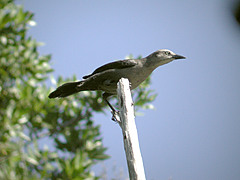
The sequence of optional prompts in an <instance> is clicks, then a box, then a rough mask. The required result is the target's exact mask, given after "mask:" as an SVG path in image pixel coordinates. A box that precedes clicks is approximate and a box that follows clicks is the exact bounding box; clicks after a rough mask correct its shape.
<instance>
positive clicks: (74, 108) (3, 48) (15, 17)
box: [0, 0, 155, 179]
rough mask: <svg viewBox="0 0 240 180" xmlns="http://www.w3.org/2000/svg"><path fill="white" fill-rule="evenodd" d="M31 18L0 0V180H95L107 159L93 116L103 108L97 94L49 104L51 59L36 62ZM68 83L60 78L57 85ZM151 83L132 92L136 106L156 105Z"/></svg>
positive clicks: (35, 45)
mask: <svg viewBox="0 0 240 180" xmlns="http://www.w3.org/2000/svg"><path fill="white" fill-rule="evenodd" d="M32 18H33V14H32V13H30V12H28V11H24V10H23V8H22V7H21V6H16V5H15V4H14V3H13V1H12V0H1V3H0V66H1V68H0V129H1V131H0V168H1V171H0V179H98V178H99V177H97V176H96V175H94V173H93V172H92V170H91V168H92V166H93V165H94V164H96V163H97V162H99V161H102V160H105V159H107V158H109V156H108V155H106V154H105V152H106V148H105V147H104V146H103V144H102V137H101V134H100V127H99V126H97V125H95V124H94V121H93V113H94V112H104V109H105V108H106V104H105V103H104V102H103V101H102V98H101V92H82V93H78V94H76V95H74V96H70V97H68V98H63V99H58V100H49V99H48V98H47V96H48V94H49V92H50V91H51V90H53V89H52V88H51V89H49V88H48V86H47V85H46V79H47V78H48V77H49V76H50V72H52V71H53V69H52V68H51V67H50V65H49V61H50V58H51V56H50V55H45V56H40V55H39V53H38V47H39V45H40V43H38V42H36V41H35V40H34V39H32V38H31V37H28V36H27V30H28V29H29V28H30V26H31V25H33V24H34V21H33V20H32ZM72 80H76V77H73V78H71V79H63V78H62V77H58V79H57V85H60V84H62V83H63V82H66V81H72ZM149 83H150V79H147V81H145V83H143V84H142V85H141V87H140V88H138V89H136V90H135V105H136V106H138V107H140V106H141V107H145V108H149V106H148V105H146V104H149V103H150V102H151V101H153V100H154V98H155V95H152V92H151V91H147V88H148V85H149ZM44 144H45V145H44ZM47 144H48V145H49V144H50V147H48V146H47Z"/></svg>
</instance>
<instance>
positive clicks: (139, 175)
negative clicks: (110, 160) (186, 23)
mask: <svg viewBox="0 0 240 180" xmlns="http://www.w3.org/2000/svg"><path fill="white" fill-rule="evenodd" d="M117 93H118V100H119V107H120V112H119V116H120V121H119V122H118V123H119V125H120V127H121V128H122V133H123V141H124V149H125V154H126V158H127V165H128V172H129V177H130V180H145V179H146V178H145V172H144V167H143V162H142V156H141V152H140V148H139V142H138V134H137V128H136V124H135V118H134V107H133V101H132V96H131V91H130V86H129V81H128V79H124V78H121V79H120V80H119V82H118V88H117Z"/></svg>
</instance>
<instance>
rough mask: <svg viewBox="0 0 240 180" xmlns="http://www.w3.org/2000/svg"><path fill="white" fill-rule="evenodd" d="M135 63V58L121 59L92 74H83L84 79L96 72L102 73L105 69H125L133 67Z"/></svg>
mask: <svg viewBox="0 0 240 180" xmlns="http://www.w3.org/2000/svg"><path fill="white" fill-rule="evenodd" d="M135 65H137V61H136V60H133V59H128V60H119V61H115V62H111V63H108V64H105V65H103V66H101V67H99V68H97V69H96V70H95V71H94V72H93V73H92V74H90V75H86V76H83V79H87V78H89V77H90V76H92V75H94V74H96V73H100V72H103V71H106V70H109V69H124V68H129V67H133V66H135Z"/></svg>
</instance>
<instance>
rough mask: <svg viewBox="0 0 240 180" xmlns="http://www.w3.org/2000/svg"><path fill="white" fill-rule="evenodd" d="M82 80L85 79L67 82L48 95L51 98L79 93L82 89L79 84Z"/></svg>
mask: <svg viewBox="0 0 240 180" xmlns="http://www.w3.org/2000/svg"><path fill="white" fill-rule="evenodd" d="M82 82H83V81H78V82H69V83H65V84H63V85H61V86H59V87H58V88H57V89H56V90H55V91H53V92H51V93H50V94H49V96H48V97H49V98H57V97H67V96H70V95H72V94H75V93H78V92H79V91H80V90H79V88H78V86H79V85H80V84H81V83H82Z"/></svg>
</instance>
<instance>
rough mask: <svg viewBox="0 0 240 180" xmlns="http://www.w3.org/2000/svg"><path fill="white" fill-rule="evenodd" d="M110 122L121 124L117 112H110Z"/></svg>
mask: <svg viewBox="0 0 240 180" xmlns="http://www.w3.org/2000/svg"><path fill="white" fill-rule="evenodd" d="M112 120H113V121H114V122H117V123H119V122H121V120H120V116H119V111H112Z"/></svg>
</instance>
